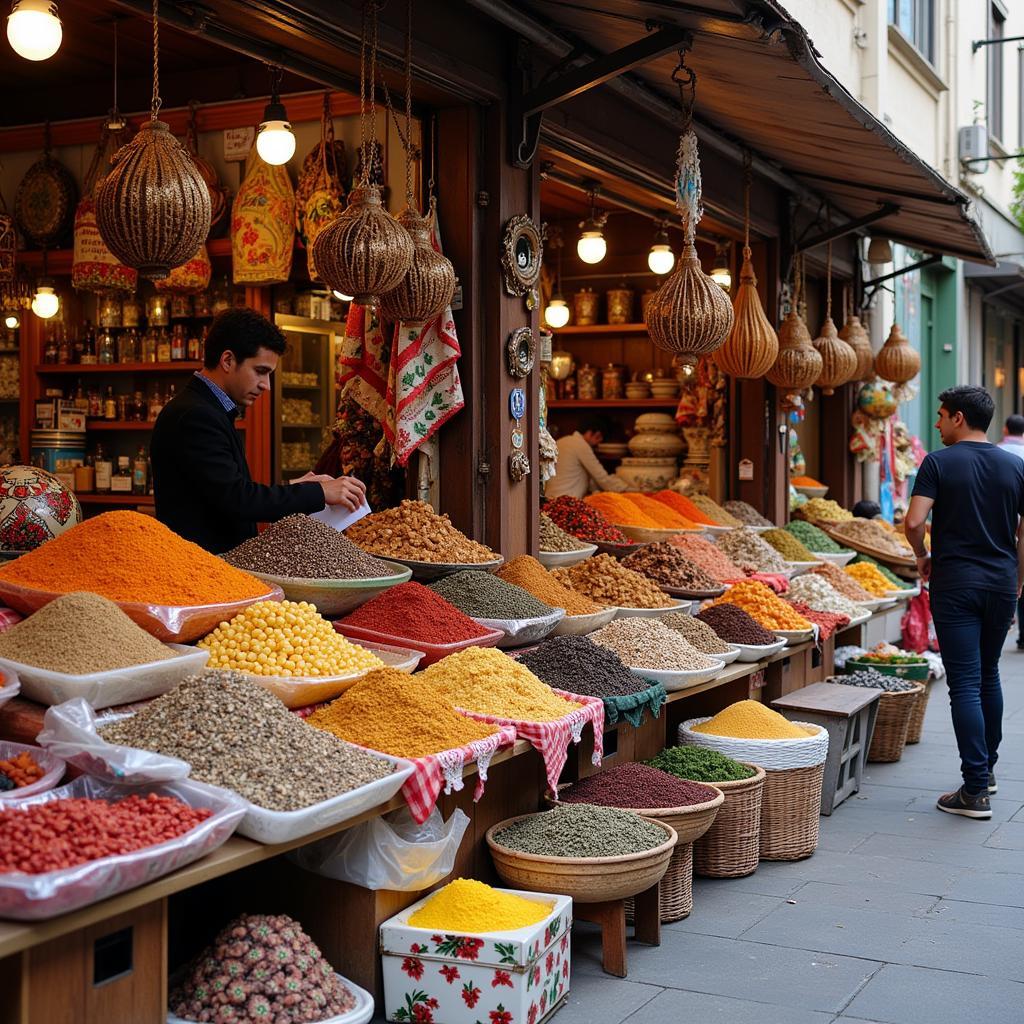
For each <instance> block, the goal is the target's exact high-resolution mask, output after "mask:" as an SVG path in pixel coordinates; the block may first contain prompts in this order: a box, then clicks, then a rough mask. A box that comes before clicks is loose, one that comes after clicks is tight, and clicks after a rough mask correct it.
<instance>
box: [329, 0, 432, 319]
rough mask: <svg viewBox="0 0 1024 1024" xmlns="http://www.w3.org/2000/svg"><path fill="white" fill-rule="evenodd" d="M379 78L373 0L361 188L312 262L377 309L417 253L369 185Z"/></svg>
mask: <svg viewBox="0 0 1024 1024" xmlns="http://www.w3.org/2000/svg"><path fill="white" fill-rule="evenodd" d="M367 54H369V57H370V61H369V63H370V70H369V76H367V69H366V63H367V60H366V58H367ZM376 76H377V7H376V4H375V3H374V0H366V3H365V4H364V7H363V32H362V42H361V47H360V59H359V130H360V151H361V153H362V176H361V178H360V182H359V187H358V188H353V189H352V191H351V192H350V193H349V197H348V206H347V207H346V209H345V211H344V213H342V215H341V216H340V217H339V218H338V219H337V220H336V221H334V222H333V223H332V224H331V225H330V226H329V227H326V228H324V230H323V231H321V232H320V234H319V235H317V238H316V241H315V242H314V243H313V261H314V263H315V264H316V269H317V271H318V272H319V274H320V276H321V278H323V280H324V281H325V282H326V284H327V285H328V286H329V287H331V288H332V289H334V290H335V291H338V292H341V293H342V294H343V295H351V296H353V297H354V299H355V302H356V303H358V304H360V305H364V306H370V305H376V304H377V302H378V301H379V298H380V296H381V294H383V293H384V292H388V291H391V289H392V288H395V287H397V285H398V283H399V282H400V281H401V280H402V278H403V277H405V275H406V273H407V272H408V270H409V266H410V265H411V264H412V257H413V249H414V246H413V242H412V239H411V238H410V237H409V232H408V231H406V230H405V228H403V227H402V225H401V224H399V223H398V221H397V220H395V218H394V217H392V216H391V214H390V213H388V212H387V210H385V209H384V208H383V206H382V205H381V196H380V189H379V188H378V187H377V186H376V185H371V184H370V168H371V165H372V163H373V161H372V160H371V159H370V157H369V154H370V153H372V152H374V150H375V147H376V138H375V134H376V123H377V106H376V82H375V79H376Z"/></svg>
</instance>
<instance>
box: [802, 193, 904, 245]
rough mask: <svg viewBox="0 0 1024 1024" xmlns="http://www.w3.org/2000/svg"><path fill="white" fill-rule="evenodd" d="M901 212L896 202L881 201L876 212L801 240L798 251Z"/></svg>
mask: <svg viewBox="0 0 1024 1024" xmlns="http://www.w3.org/2000/svg"><path fill="white" fill-rule="evenodd" d="M899 212H900V208H899V207H898V206H897V205H896V204H895V203H881V202H880V203H879V204H878V209H877V210H875V211H874V213H868V214H865V215H864V216H863V217H858V218H857V219H856V220H848V221H846V222H845V223H843V224H839V225H837V226H836V227H834V228H830V229H829V230H828V231H823V232H822V233H821V234H820V235H814V236H813V237H812V238H807V239H803V240H801V241H800V242H799V244H798V246H797V249H796V252H806V251H807V250H808V249H813V248H814V247H815V246H818V245H823V244H824V243H825V242H834V241H835V240H836V239H837V238H842V237H843V235H848V234H850V232H851V231H859V230H860V229H861V228H866V227H867V226H868V225H869V224H874V223H875V222H876V221H879V220H884V219H885V218H886V217H891V216H892V215H893V214H894V213H899Z"/></svg>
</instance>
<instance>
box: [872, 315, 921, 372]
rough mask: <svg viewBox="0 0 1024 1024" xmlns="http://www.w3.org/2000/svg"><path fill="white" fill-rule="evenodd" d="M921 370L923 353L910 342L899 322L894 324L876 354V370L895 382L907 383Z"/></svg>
mask: <svg viewBox="0 0 1024 1024" xmlns="http://www.w3.org/2000/svg"><path fill="white" fill-rule="evenodd" d="M920 370H921V355H920V353H919V352H918V351H917V350H916V349H915V348H913V346H912V345H911V344H910V342H909V340H908V339H907V336H906V335H905V334H904V333H903V331H901V330H900V325H899V324H893V325H892V330H891V331H890V332H889V337H888V338H887V339H886V341H885V344H884V345H883V346H882V347H881V349H880V350H879V353H878V355H877V356H875V372H876V373H877V374H878V376H879V377H881V378H882V379H883V380H889V381H892V383H893V384H900V385H902V384H906V383H908V382H909V381H911V380H913V379H914V377H916V376H917V375H918V373H919V372H920Z"/></svg>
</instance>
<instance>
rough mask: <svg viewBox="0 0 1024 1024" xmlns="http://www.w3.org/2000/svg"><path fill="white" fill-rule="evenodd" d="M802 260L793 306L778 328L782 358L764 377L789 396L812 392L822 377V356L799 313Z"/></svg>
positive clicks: (798, 267) (801, 287) (780, 357)
mask: <svg viewBox="0 0 1024 1024" xmlns="http://www.w3.org/2000/svg"><path fill="white" fill-rule="evenodd" d="M800 260H801V257H799V256H798V257H797V261H798V262H797V265H796V269H795V270H794V273H793V278H794V294H793V303H792V306H791V308H790V310H789V312H788V313H787V314H786V318H785V319H784V320H783V321H782V324H781V325H780V327H779V354H778V356H777V358H776V360H775V362H774V363H773V364H772V367H771V369H769V370H768V372H767V373H766V374H765V377H766V378H767V379H768V382H769V383H771V384H774V385H775V386H776V387H777V388H779V389H780V390H781V391H782V392H783V393H784V394H786V395H795V394H799V393H800V392H801V391H803V390H805V389H806V388H809V387H810V386H811V385H812V384H813V383H814V382H815V381H816V380H817V379H818V375H819V374H820V373H821V356H820V355H819V354H818V351H817V350H816V349H815V347H814V345H813V344H812V343H811V332H810V331H809V330H808V329H807V324H806V323H805V322H804V319H803V317H802V316H800V313H799V309H800V296H801V292H802V290H803V275H802V273H801V266H800Z"/></svg>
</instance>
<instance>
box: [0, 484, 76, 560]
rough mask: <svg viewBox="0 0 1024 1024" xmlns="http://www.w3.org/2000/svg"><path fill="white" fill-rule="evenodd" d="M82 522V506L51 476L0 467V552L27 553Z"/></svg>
mask: <svg viewBox="0 0 1024 1024" xmlns="http://www.w3.org/2000/svg"><path fill="white" fill-rule="evenodd" d="M81 521H82V506H81V505H79V504H78V499H77V498H76V497H75V496H74V494H72V493H71V491H69V490H68V489H67V488H66V487H65V486H64V485H63V484H62V483H61V482H60V481H59V480H58V479H57V478H56V477H55V476H54V475H53V474H52V473H47V472H46V470H45V469H37V468H36V467H35V466H3V467H2V468H0V552H11V551H19V552H20V551H31V550H32V549H33V548H37V547H39V545H40V544H42V543H44V542H45V541H48V540H50V539H51V538H52V537H56V536H57V535H58V534H61V533H63V532H64V531H65V530H70V529H71V527H72V526H77V525H78V523H80V522H81Z"/></svg>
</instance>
